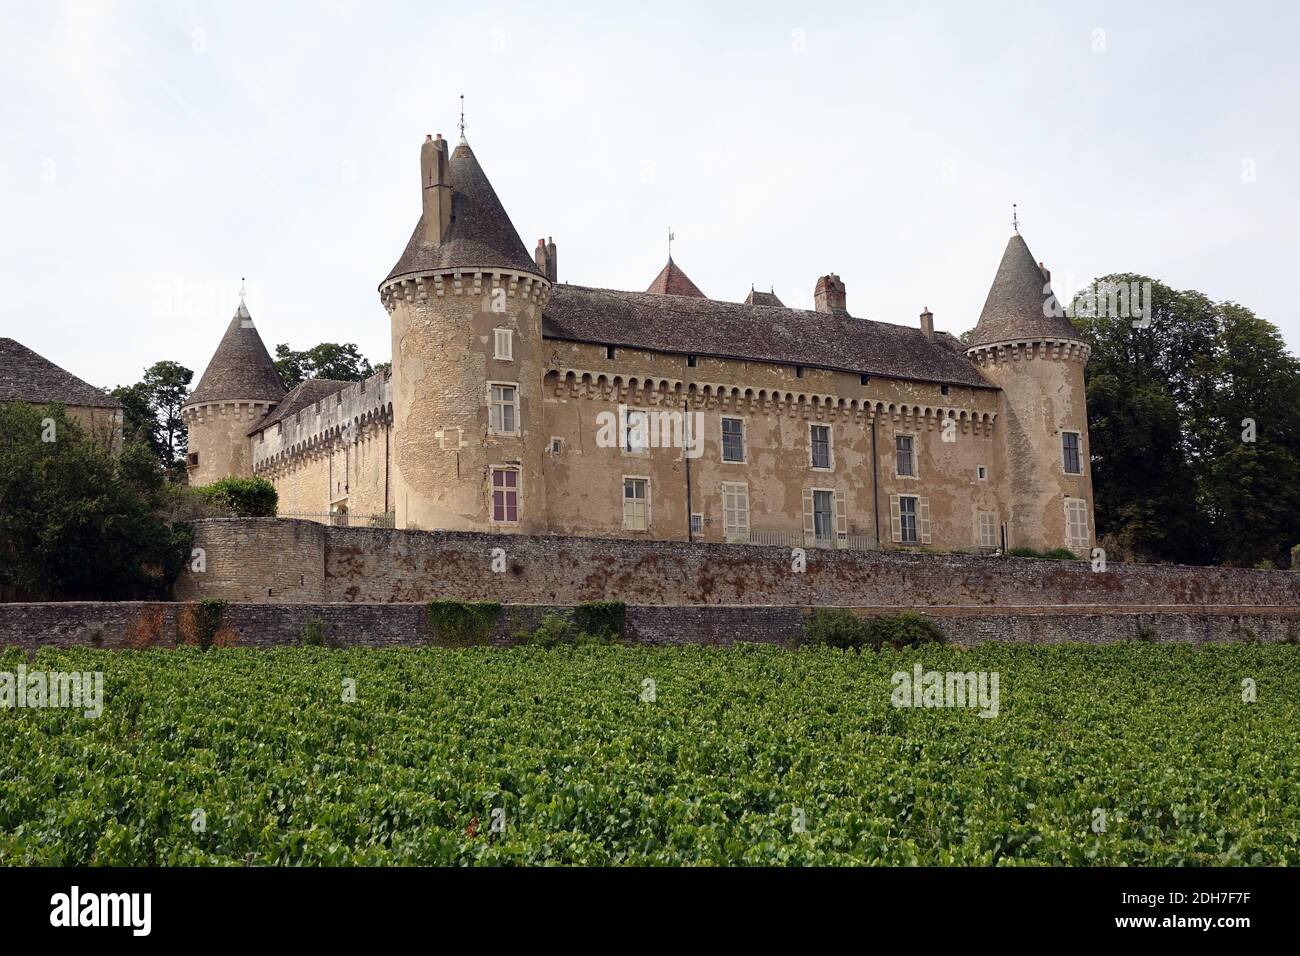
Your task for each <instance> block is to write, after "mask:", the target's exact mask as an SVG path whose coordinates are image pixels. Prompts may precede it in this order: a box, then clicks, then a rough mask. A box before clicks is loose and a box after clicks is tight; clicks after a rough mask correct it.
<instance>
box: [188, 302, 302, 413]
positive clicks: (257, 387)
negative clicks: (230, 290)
mask: <svg viewBox="0 0 1300 956" xmlns="http://www.w3.org/2000/svg"><path fill="white" fill-rule="evenodd" d="M283 396H284V383H282V382H281V381H280V376H279V374H277V373H276V371H275V363H274V362H272V361H271V356H270V353H268V352H267V351H266V346H265V345H264V344H262V337H261V336H260V335H258V334H257V329H256V328H254V327H253V318H252V316H251V315H249V314H248V308H247V306H245V305H244V303H242V302H241V303H239V308H238V309H236V310H235V315H234V317H233V318H232V319H231V320H230V325H228V326H227V327H226V334H225V335H223V336H222V337H221V344H220V345H218V346H217V351H216V352H215V353H213V355H212V360H211V361H210V362H208V367H207V370H206V371H205V372H204V373H203V377H202V378H201V379H199V384H198V387H197V388H195V389H194V391H193V392H192V393H191V394H190V397H189V398H188V399H186V401H185V404H186V405H198V404H199V403H201V402H278V401H279V400H280V399H281V398H282V397H283Z"/></svg>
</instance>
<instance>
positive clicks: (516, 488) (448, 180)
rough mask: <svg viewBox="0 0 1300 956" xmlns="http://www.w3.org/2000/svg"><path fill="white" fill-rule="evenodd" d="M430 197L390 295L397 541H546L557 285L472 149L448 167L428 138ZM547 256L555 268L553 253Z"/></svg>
mask: <svg viewBox="0 0 1300 956" xmlns="http://www.w3.org/2000/svg"><path fill="white" fill-rule="evenodd" d="M420 190H421V197H422V204H421V215H420V220H419V222H418V223H416V226H415V232H414V233H413V234H412V236H411V239H410V242H408V243H407V246H406V250H405V252H403V253H402V257H401V258H400V259H399V260H398V262H397V265H396V266H394V267H393V270H392V272H390V273H389V275H388V278H386V279H385V280H384V281H383V282H382V283H380V286H379V295H380V299H381V300H382V301H383V303H384V307H385V308H386V309H387V310H388V312H389V315H390V316H391V317H392V334H393V374H392V403H393V464H392V468H393V472H392V475H393V479H392V480H393V494H394V502H395V506H396V511H397V515H396V522H397V527H399V528H424V529H439V528H446V529H454V530H473V531H493V530H496V531H513V532H521V533H541V532H544V531H546V530H547V514H546V483H545V479H544V477H543V473H542V461H543V455H544V452H545V443H546V436H545V435H544V434H543V433H542V378H543V374H544V371H545V369H544V367H543V354H542V307H543V306H544V305H545V303H546V300H547V297H548V296H549V294H550V289H551V283H550V281H548V279H547V276H546V271H544V269H543V268H539V266H538V265H537V263H535V262H534V261H533V259H532V258H531V257H530V256H529V255H528V252H527V250H526V249H525V248H524V244H523V242H522V241H521V240H520V238H519V234H518V233H517V232H516V231H515V228H514V226H513V225H512V224H511V222H510V219H509V217H508V216H507V215H506V211H505V209H504V208H503V207H502V205H501V201H500V200H499V199H498V198H497V195H496V192H495V191H494V190H493V189H492V185H491V183H489V182H488V179H487V176H486V175H484V173H483V169H482V167H481V166H480V165H479V163H478V160H477V159H476V158H475V156H474V153H473V151H472V150H471V149H470V148H469V144H468V143H467V142H465V140H464V138H463V137H462V138H461V141H460V143H459V145H458V146H457V147H456V149H455V151H454V152H451V153H450V155H448V149H447V142H446V140H444V139H443V138H442V136H441V135H439V136H438V137H437V138H436V139H435V138H433V137H426V138H425V142H424V145H423V147H422V148H421V151H420ZM543 248H544V249H546V250H547V252H548V257H547V258H546V260H545V261H546V262H547V263H549V262H553V260H554V255H555V247H554V244H552V245H550V246H549V247H543ZM545 268H546V269H549V268H550V267H549V265H547V266H546V267H545Z"/></svg>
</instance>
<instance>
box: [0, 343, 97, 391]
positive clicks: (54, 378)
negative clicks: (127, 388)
mask: <svg viewBox="0 0 1300 956" xmlns="http://www.w3.org/2000/svg"><path fill="white" fill-rule="evenodd" d="M0 402H30V403H31V404H33V405H46V404H48V403H50V402H62V403H63V404H65V405H79V406H82V407H83V408H120V407H121V403H120V402H118V400H117V399H116V398H114V397H113V396H112V395H109V394H108V393H107V392H105V391H104V390H103V389H99V388H96V387H95V386H93V385H91V384H89V383H88V382H83V381H82V380H81V379H79V378H77V376H75V375H73V374H72V373H71V372H67V371H64V370H63V369H61V368H59V367H58V366H57V365H55V364H54V363H53V362H51V361H50V360H49V359H47V358H45V357H43V356H41V355H38V354H36V353H35V352H33V351H32V350H31V349H29V348H28V347H27V346H25V345H22V344H20V343H18V342H15V341H14V340H13V339H5V338H0Z"/></svg>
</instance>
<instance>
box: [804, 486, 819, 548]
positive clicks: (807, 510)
mask: <svg viewBox="0 0 1300 956" xmlns="http://www.w3.org/2000/svg"><path fill="white" fill-rule="evenodd" d="M816 537H817V521H816V518H815V517H814V515H813V493H812V490H811V489H809V488H805V489H804V490H803V539H804V542H805V543H807V542H809V541H812V540H814V539H815V538H816Z"/></svg>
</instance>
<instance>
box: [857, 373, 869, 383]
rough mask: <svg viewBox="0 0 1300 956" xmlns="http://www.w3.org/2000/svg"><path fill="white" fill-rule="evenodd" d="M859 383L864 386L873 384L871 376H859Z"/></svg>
mask: <svg viewBox="0 0 1300 956" xmlns="http://www.w3.org/2000/svg"><path fill="white" fill-rule="evenodd" d="M858 381H860V382H861V383H862V384H863V385H870V384H871V376H870V375H859V376H858Z"/></svg>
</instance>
